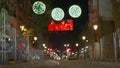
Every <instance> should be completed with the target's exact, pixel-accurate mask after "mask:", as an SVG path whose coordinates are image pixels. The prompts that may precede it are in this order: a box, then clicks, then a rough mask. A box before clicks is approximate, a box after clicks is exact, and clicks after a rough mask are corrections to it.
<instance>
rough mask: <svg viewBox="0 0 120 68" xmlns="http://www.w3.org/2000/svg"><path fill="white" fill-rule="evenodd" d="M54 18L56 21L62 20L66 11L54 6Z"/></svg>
mask: <svg viewBox="0 0 120 68" xmlns="http://www.w3.org/2000/svg"><path fill="white" fill-rule="evenodd" d="M51 15H52V18H53V19H54V20H56V21H60V20H62V19H63V18H64V15H65V14H64V11H63V10H62V9H61V8H54V9H53V10H52V13H51Z"/></svg>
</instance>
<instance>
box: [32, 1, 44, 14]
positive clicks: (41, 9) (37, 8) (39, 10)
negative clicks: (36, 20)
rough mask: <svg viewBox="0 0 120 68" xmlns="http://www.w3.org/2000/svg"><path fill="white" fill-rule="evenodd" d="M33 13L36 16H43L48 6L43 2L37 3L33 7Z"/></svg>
mask: <svg viewBox="0 0 120 68" xmlns="http://www.w3.org/2000/svg"><path fill="white" fill-rule="evenodd" d="M32 9H33V12H34V13H36V14H43V13H44V12H45V10H46V6H45V4H44V3H43V2H41V1H36V2H35V3H34V4H33V6H32Z"/></svg>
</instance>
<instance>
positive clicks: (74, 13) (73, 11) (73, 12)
mask: <svg viewBox="0 0 120 68" xmlns="http://www.w3.org/2000/svg"><path fill="white" fill-rule="evenodd" d="M81 13H82V10H81V8H80V7H79V6H78V5H72V6H70V8H69V14H70V16H71V17H73V18H78V17H79V16H80V15H81Z"/></svg>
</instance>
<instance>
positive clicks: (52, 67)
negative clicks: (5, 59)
mask: <svg viewBox="0 0 120 68" xmlns="http://www.w3.org/2000/svg"><path fill="white" fill-rule="evenodd" d="M0 68H120V63H107V62H96V61H83V60H76V61H69V60H62V61H54V60H41V61H34V62H28V63H15V64H7V65H0Z"/></svg>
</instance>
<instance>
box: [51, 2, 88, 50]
mask: <svg viewBox="0 0 120 68" xmlns="http://www.w3.org/2000/svg"><path fill="white" fill-rule="evenodd" d="M73 4H76V5H79V6H80V7H81V9H82V14H81V16H80V17H78V18H72V17H71V16H70V15H69V13H68V9H69V7H70V6H71V5H73ZM52 7H53V8H54V7H60V8H62V9H63V10H64V12H65V17H64V20H67V19H72V20H73V21H74V30H73V31H58V32H51V35H50V37H49V41H50V42H51V43H52V45H53V47H55V48H62V47H63V45H64V43H69V44H70V46H73V45H75V43H76V42H78V40H79V38H78V37H79V35H80V33H81V30H82V28H81V27H83V26H85V24H87V22H88V1H87V0H55V1H53V2H52Z"/></svg>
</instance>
